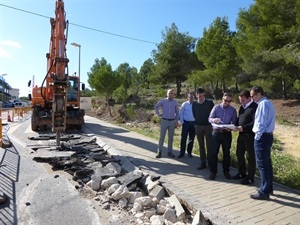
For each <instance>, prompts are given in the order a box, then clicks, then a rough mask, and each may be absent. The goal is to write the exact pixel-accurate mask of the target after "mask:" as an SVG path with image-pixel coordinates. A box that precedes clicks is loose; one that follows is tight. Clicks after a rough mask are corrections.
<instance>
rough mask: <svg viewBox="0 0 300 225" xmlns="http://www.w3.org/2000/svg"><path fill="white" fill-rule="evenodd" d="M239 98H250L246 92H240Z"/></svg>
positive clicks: (248, 92)
mask: <svg viewBox="0 0 300 225" xmlns="http://www.w3.org/2000/svg"><path fill="white" fill-rule="evenodd" d="M239 96H240V97H245V98H250V91H248V90H244V91H241V92H240V94H239Z"/></svg>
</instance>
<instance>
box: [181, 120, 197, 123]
mask: <svg viewBox="0 0 300 225" xmlns="http://www.w3.org/2000/svg"><path fill="white" fill-rule="evenodd" d="M183 121H184V122H185V123H195V121H188V120H183Z"/></svg>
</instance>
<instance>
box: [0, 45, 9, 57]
mask: <svg viewBox="0 0 300 225" xmlns="http://www.w3.org/2000/svg"><path fill="white" fill-rule="evenodd" d="M10 57H11V56H10V55H9V54H8V52H7V51H5V50H4V49H3V48H1V46H0V58H10Z"/></svg>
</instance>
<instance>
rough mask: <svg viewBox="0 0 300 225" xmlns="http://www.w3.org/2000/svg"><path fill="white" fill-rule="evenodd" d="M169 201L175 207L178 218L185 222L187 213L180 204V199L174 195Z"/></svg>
mask: <svg viewBox="0 0 300 225" xmlns="http://www.w3.org/2000/svg"><path fill="white" fill-rule="evenodd" d="M168 201H169V202H170V203H171V204H173V205H174V206H175V210H176V216H177V217H178V219H179V220H185V216H186V215H185V211H184V209H183V207H182V205H181V203H180V202H179V200H178V198H177V197H176V195H172V196H171V197H170V198H169V199H168Z"/></svg>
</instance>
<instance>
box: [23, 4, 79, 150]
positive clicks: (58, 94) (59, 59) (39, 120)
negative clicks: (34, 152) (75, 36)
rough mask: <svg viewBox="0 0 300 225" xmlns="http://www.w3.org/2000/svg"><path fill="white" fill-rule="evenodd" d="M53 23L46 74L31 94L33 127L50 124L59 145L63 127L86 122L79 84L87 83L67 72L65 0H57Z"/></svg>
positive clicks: (37, 128) (51, 20)
mask: <svg viewBox="0 0 300 225" xmlns="http://www.w3.org/2000/svg"><path fill="white" fill-rule="evenodd" d="M50 24H51V37H50V46H49V53H47V54H46V58H47V74H46V76H45V78H44V80H43V82H42V85H41V86H40V87H38V86H34V87H33V88H32V96H31V97H29V98H30V100H31V105H32V109H33V110H32V118H31V128H32V130H33V131H39V130H45V129H47V127H48V126H51V128H52V131H53V132H56V143H57V146H60V136H61V133H62V132H63V131H65V130H66V129H67V128H70V127H74V128H76V129H80V128H81V125H83V124H84V115H85V111H84V110H83V109H80V86H81V89H82V90H84V84H82V85H80V84H81V82H80V79H79V77H77V76H69V75H68V62H69V60H68V58H67V54H66V45H67V34H68V32H67V31H68V21H67V20H66V14H65V10H64V2H63V1H62V0H56V3H55V19H54V18H50ZM30 83H31V81H30V82H29V83H28V85H29V84H30Z"/></svg>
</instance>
